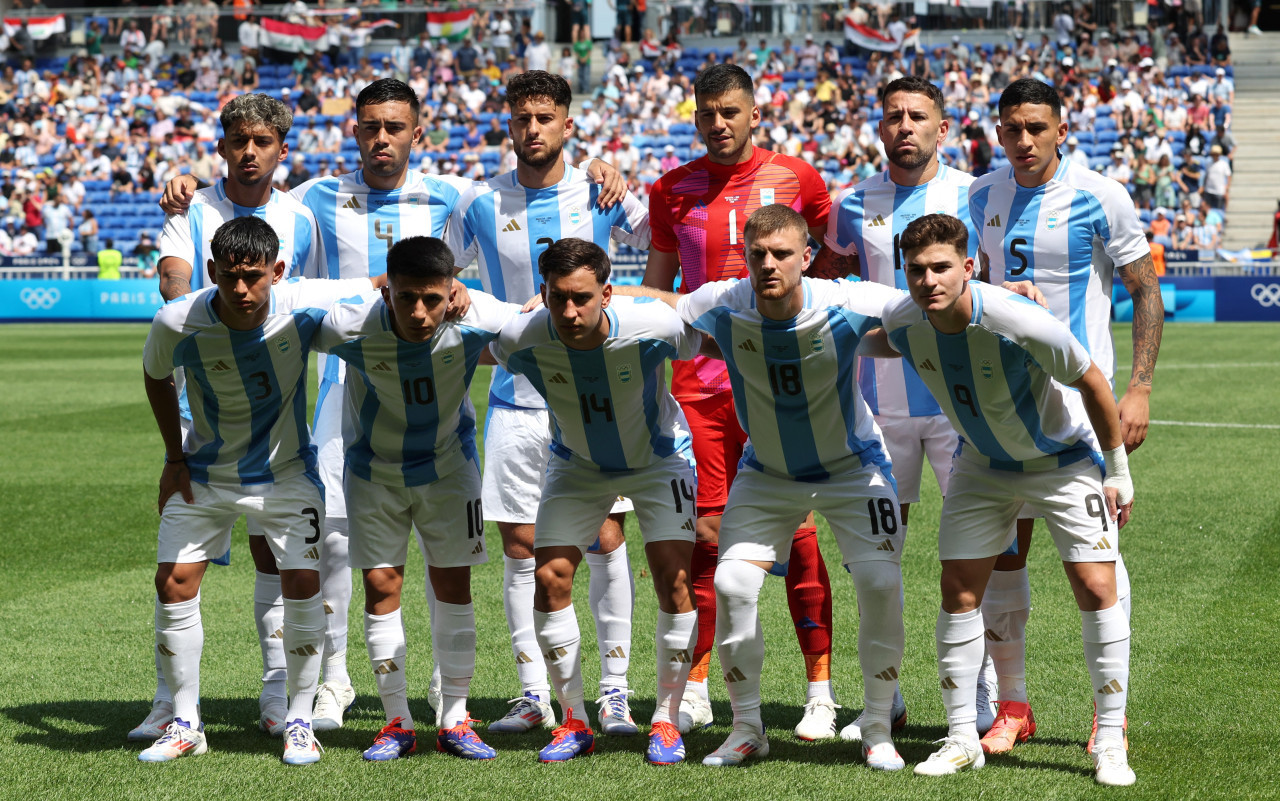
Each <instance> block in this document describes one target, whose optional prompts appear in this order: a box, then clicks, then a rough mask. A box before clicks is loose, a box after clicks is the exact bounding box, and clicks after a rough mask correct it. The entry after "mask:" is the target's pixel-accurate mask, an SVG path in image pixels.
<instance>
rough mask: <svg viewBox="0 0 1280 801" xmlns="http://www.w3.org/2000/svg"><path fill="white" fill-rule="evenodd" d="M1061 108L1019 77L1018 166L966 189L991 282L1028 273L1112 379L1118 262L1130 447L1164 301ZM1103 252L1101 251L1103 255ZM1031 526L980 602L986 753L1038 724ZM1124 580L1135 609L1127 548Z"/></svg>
mask: <svg viewBox="0 0 1280 801" xmlns="http://www.w3.org/2000/svg"><path fill="white" fill-rule="evenodd" d="M1060 104H1061V100H1060V98H1059V97H1058V95H1057V93H1056V91H1055V90H1054V89H1053V88H1052V87H1050V86H1049V85H1048V84H1045V83H1043V82H1041V81H1037V80H1034V79H1024V80H1019V81H1014V82H1013V83H1012V84H1010V85H1009V86H1008V87H1007V88H1006V89H1005V91H1004V92H1003V93H1002V94H1001V95H1000V104H999V112H1000V127H999V135H1000V141H1001V144H1002V145H1003V146H1004V149H1005V154H1006V155H1007V156H1008V157H1009V160H1010V162H1011V163H1010V165H1009V167H1007V168H1005V169H1001V170H996V171H994V172H991V173H988V174H987V175H984V176H983V177H982V178H979V179H978V180H976V181H975V182H974V184H973V186H972V187H970V189H969V209H970V216H971V218H972V221H973V222H972V224H973V228H974V229H975V230H977V231H979V232H980V235H979V241H978V253H979V259H980V262H981V267H982V274H983V276H984V278H986V279H988V280H990V281H991V282H993V283H995V282H999V281H1002V280H1015V281H1031V282H1033V283H1034V284H1035V285H1036V286H1038V287H1039V288H1040V289H1041V290H1042V291H1043V293H1044V295H1045V297H1046V298H1047V299H1048V302H1049V309H1050V310H1051V311H1052V312H1053V313H1054V315H1055V316H1056V317H1057V318H1058V319H1059V320H1061V321H1062V322H1063V323H1065V324H1066V325H1067V327H1068V328H1070V329H1071V333H1072V334H1074V335H1075V337H1076V338H1077V339H1078V340H1080V341H1081V342H1082V343H1084V346H1085V347H1086V348H1087V349H1088V351H1089V354H1090V355H1091V356H1092V358H1093V360H1094V362H1095V363H1096V364H1097V365H1098V368H1099V369H1100V370H1102V374H1103V375H1104V376H1106V377H1107V379H1108V380H1109V381H1111V382H1112V384H1113V386H1114V378H1115V376H1114V373H1115V347H1114V345H1113V343H1112V340H1111V326H1110V320H1111V285H1112V267H1113V265H1115V269H1117V270H1118V271H1119V273H1120V278H1121V280H1123V281H1124V285H1125V288H1126V289H1128V290H1129V294H1130V295H1132V296H1133V368H1132V371H1131V373H1130V378H1129V384H1128V387H1127V389H1126V390H1125V393H1124V397H1123V398H1121V399H1120V401H1119V404H1118V408H1119V410H1120V425H1121V428H1122V429H1123V433H1124V443H1125V447H1126V448H1127V449H1128V450H1134V449H1136V448H1137V447H1138V446H1140V445H1141V444H1142V442H1143V440H1144V439H1146V435H1147V425H1148V421H1149V419H1150V405H1149V402H1150V397H1151V380H1152V374H1153V373H1154V371H1155V366H1156V357H1157V355H1158V353H1159V351H1160V335H1161V331H1162V330H1163V327H1164V301H1163V300H1162V299H1161V296H1160V287H1159V282H1158V280H1157V278H1156V274H1155V266H1154V265H1153V264H1152V262H1151V250H1150V247H1149V245H1148V244H1147V241H1146V238H1145V237H1144V236H1143V233H1142V225H1141V223H1140V222H1139V220H1138V214H1137V212H1136V211H1135V210H1134V207H1133V199H1132V198H1130V197H1129V196H1128V194H1127V193H1126V192H1125V191H1124V188H1123V187H1121V186H1120V185H1119V184H1117V183H1116V182H1115V181H1109V180H1106V179H1105V178H1103V177H1101V176H1099V175H1098V174H1096V173H1093V172H1090V171H1089V170H1086V169H1084V168H1082V167H1080V166H1079V165H1077V164H1075V163H1074V162H1072V161H1071V160H1070V159H1063V158H1062V157H1061V154H1060V152H1059V151H1058V148H1059V147H1060V146H1061V144H1062V142H1063V140H1064V139H1065V138H1066V136H1067V123H1066V120H1064V119H1063V118H1062V114H1061V105H1060ZM1099 249H1100V250H1101V251H1104V252H1105V256H1104V255H1102V254H1101V253H1098V254H1097V255H1095V253H1096V252H1097V251H1098V250H1099ZM1031 524H1032V521H1031V520H1029V519H1028V520H1022V521H1020V522H1019V524H1018V547H1017V553H1016V554H1011V555H1008V556H1003V557H1001V559H1000V560H999V561H998V562H997V563H996V569H995V572H994V573H993V574H992V577H991V582H990V586H989V588H988V591H987V594H986V596H985V598H984V600H983V607H982V613H983V617H984V619H985V621H986V629H987V631H988V635H987V636H988V642H987V647H988V649H989V650H990V652H991V657H992V659H993V661H994V662H995V667H996V672H997V674H998V676H999V683H1000V714H999V715H998V716H997V719H996V722H995V724H994V725H993V726H992V728H991V731H989V732H988V733H987V736H986V737H984V738H983V748H984V749H985V750H986V751H987V753H1004V752H1007V751H1009V750H1010V749H1011V748H1013V746H1014V743H1016V742H1025V741H1026V739H1027V738H1028V737H1030V736H1031V735H1032V734H1034V733H1035V729H1036V725H1035V717H1034V716H1033V715H1032V712H1031V706H1030V704H1029V702H1028V698H1027V687H1026V658H1025V644H1026V623H1027V617H1028V615H1029V613H1030V610H1031V587H1030V584H1029V582H1028V577H1027V572H1026V559H1027V553H1028V549H1029V548H1030V545H1031ZM1116 583H1117V587H1118V592H1119V597H1120V604H1121V606H1122V607H1123V608H1124V609H1125V611H1126V614H1127V613H1128V610H1129V604H1130V602H1129V574H1128V571H1127V570H1125V567H1124V560H1123V558H1121V557H1120V556H1119V554H1117V557H1116Z"/></svg>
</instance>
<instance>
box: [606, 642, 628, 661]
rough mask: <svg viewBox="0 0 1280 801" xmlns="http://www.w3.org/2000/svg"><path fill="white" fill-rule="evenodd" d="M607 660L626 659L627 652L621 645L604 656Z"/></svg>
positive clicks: (614, 647)
mask: <svg viewBox="0 0 1280 801" xmlns="http://www.w3.org/2000/svg"><path fill="white" fill-rule="evenodd" d="M604 658H605V659H626V658H627V652H626V651H624V650H623V649H622V646H621V645H615V646H613V650H612V651H610V652H609V653H607V654H605V655H604Z"/></svg>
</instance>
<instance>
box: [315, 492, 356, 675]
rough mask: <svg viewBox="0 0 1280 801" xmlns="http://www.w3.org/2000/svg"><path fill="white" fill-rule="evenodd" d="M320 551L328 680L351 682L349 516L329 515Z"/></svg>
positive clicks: (325, 670) (325, 667) (325, 672)
mask: <svg viewBox="0 0 1280 801" xmlns="http://www.w3.org/2000/svg"><path fill="white" fill-rule="evenodd" d="M324 530H325V535H324V547H323V548H322V549H321V553H320V594H321V595H322V596H323V597H324V607H325V609H324V611H325V623H324V680H325V681H327V682H330V683H333V684H343V685H350V684H351V676H350V675H348V673H347V615H348V611H349V609H350V607H351V563H350V562H349V561H348V559H347V546H348V539H347V518H345V517H326V518H325V523H324Z"/></svg>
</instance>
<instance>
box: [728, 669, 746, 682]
mask: <svg viewBox="0 0 1280 801" xmlns="http://www.w3.org/2000/svg"><path fill="white" fill-rule="evenodd" d="M724 680H725V681H726V682H728V683H732V682H735V681H746V680H747V676H746V674H745V673H743V672H742V668H739V667H734V668H733V669H732V670H730V671H729V672H728V673H726V674H724Z"/></svg>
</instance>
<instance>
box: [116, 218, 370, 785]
mask: <svg viewBox="0 0 1280 801" xmlns="http://www.w3.org/2000/svg"><path fill="white" fill-rule="evenodd" d="M279 241H280V240H279V235H278V234H277V233H276V232H275V231H274V230H273V229H272V228H271V226H270V225H268V224H267V223H266V222H265V221H263V220H261V219H258V218H257V217H240V218H237V219H234V220H231V221H229V222H227V223H225V224H223V225H222V226H221V227H220V228H219V229H218V231H217V233H216V234H214V237H213V242H212V252H213V258H212V259H211V260H210V261H209V263H208V270H209V277H210V279H211V281H212V282H213V283H214V284H215V285H216V286H213V287H210V288H208V289H205V290H203V291H201V292H197V293H194V294H192V295H188V296H186V297H185V298H182V299H181V300H179V301H177V302H175V303H171V304H169V305H167V306H165V307H164V308H162V309H161V310H160V311H159V312H157V314H156V318H155V321H154V322H153V323H152V326H151V333H150V335H149V336H148V338H147V344H146V349H145V354H144V365H145V368H146V376H145V383H146V389H147V398H148V400H149V401H150V403H151V408H152V411H153V412H154V414H155V417H156V422H157V424H158V425H159V427H160V433H161V436H162V437H163V439H164V444H165V466H164V469H163V471H162V472H161V475H160V498H159V509H160V513H161V522H160V532H159V545H158V555H157V561H158V563H159V566H158V568H157V570H156V593H157V595H158V596H159V600H160V605H159V609H158V611H157V613H156V651H157V652H158V653H159V655H160V666H161V673H162V675H163V676H164V677H165V678H166V679H167V681H168V684H169V688H170V689H171V691H172V693H173V714H174V717H173V721H172V722H171V723H170V724H169V726H168V728H167V729H166V730H165V733H164V735H163V736H162V737H160V738H159V739H158V740H156V742H155V743H154V744H153V745H152V746H151V747H150V748H147V749H146V750H144V751H143V752H142V753H141V754H139V757H138V758H139V759H140V760H142V761H144V762H168V761H171V760H174V759H177V758H179V757H182V756H186V755H189V754H202V753H204V752H205V750H206V748H207V746H206V743H205V737H204V727H203V725H202V724H201V722H200V711H199V707H198V703H199V699H200V656H201V652H202V651H203V647H204V633H203V627H202V624H201V620H200V581H201V579H202V578H203V576H204V572H205V569H206V567H207V565H208V563H209V559H211V558H213V557H216V556H219V555H221V554H223V553H225V552H226V550H227V547H228V546H229V545H230V536H231V525H232V524H233V523H234V522H235V520H236V518H238V517H239V516H240V515H241V514H245V515H248V516H249V517H250V519H253V520H255V521H256V523H257V524H258V525H259V526H260V528H261V530H262V531H264V532H265V533H266V535H267V537H268V539H269V542H270V546H271V550H272V552H273V554H274V555H275V559H276V565H277V568H278V569H279V571H280V582H281V589H282V592H283V594H284V619H283V626H282V629H283V631H282V639H283V642H284V649H285V664H286V670H287V674H288V683H289V689H290V690H292V691H293V697H292V698H291V699H290V702H289V708H288V712H287V715H286V720H287V723H286V726H285V731H284V738H285V747H284V761H285V762H286V763H287V764H295V765H301V764H309V763H312V762H316V761H318V760H319V759H320V749H319V745H318V744H317V743H316V740H315V736H314V735H313V734H312V730H311V705H312V702H313V699H314V696H315V692H316V680H317V678H318V676H319V672H320V654H321V650H320V649H321V646H322V645H323V635H324V606H323V601H322V600H321V597H320V579H319V573H318V572H317V570H316V565H317V563H318V562H319V560H320V548H321V547H322V544H321V543H320V539H321V532H322V528H323V525H324V500H323V498H322V497H321V487H320V482H319V476H318V474H317V472H316V464H315V449H314V448H313V447H312V445H311V442H310V436H309V433H308V429H307V421H306V417H305V414H306V413H305V409H306V406H307V403H306V385H307V362H308V354H309V352H310V346H311V339H312V335H313V334H314V332H315V330H316V329H317V328H318V327H319V325H320V321H321V319H322V318H323V317H324V314H325V309H326V308H328V307H329V306H330V305H332V303H334V302H335V301H336V300H338V299H339V298H340V297H341V296H343V295H352V294H356V293H359V292H361V291H365V290H367V289H368V288H369V282H368V280H367V279H366V280H361V281H347V282H323V283H319V282H316V283H290V284H287V285H284V286H281V287H279V288H273V287H272V284H273V283H274V282H275V281H277V280H279V278H280V277H281V276H283V275H284V269H285V267H284V262H283V261H279V260H277V258H276V257H277V254H278V248H279ZM178 367H181V368H183V369H184V370H185V371H186V375H187V381H188V386H187V391H188V396H189V398H190V401H191V413H192V414H191V416H192V419H191V428H190V432H189V433H188V435H187V436H186V437H185V441H184V437H183V434H182V425H181V417H180V412H179V409H178V395H177V391H176V390H175V388H174V385H173V380H172V374H173V371H174V369H175V368H178ZM175 494H179V495H180V496H181V497H178V498H175V497H173V496H174V495H175Z"/></svg>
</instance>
